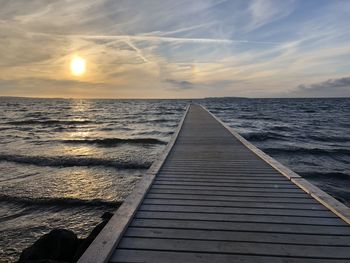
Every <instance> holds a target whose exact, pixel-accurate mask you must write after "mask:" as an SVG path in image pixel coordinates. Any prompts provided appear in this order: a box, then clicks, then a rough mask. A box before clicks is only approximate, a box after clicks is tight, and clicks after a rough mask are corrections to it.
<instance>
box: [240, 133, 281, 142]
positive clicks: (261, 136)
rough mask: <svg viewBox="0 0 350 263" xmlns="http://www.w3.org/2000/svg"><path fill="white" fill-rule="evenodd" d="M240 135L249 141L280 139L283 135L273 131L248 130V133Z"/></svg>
mask: <svg viewBox="0 0 350 263" xmlns="http://www.w3.org/2000/svg"><path fill="white" fill-rule="evenodd" d="M242 136H243V137H244V138H245V139H247V140H249V141H255V142H259V141H266V140H271V139H274V140H277V139H279V140H280V139H282V138H283V137H284V136H283V135H281V134H278V133H274V132H250V133H242Z"/></svg>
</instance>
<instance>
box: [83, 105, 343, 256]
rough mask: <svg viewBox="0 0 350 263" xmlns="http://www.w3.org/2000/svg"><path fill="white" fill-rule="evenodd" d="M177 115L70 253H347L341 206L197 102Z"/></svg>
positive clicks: (227, 254) (86, 254)
mask: <svg viewBox="0 0 350 263" xmlns="http://www.w3.org/2000/svg"><path fill="white" fill-rule="evenodd" d="M186 114H187V116H186V117H185V118H184V121H183V122H182V123H181V124H180V126H179V131H178V132H177V133H176V135H175V137H174V138H173V140H172V143H171V144H170V145H169V146H168V147H167V151H166V154H164V155H163V156H161V158H160V160H159V161H158V163H157V165H156V167H155V168H153V170H151V172H150V173H148V174H152V175H153V176H151V177H152V179H148V180H147V184H146V185H147V187H146V186H145V183H142V182H141V184H140V185H141V187H138V188H137V189H136V192H137V193H138V194H137V198H136V200H133V199H132V200H130V201H129V202H127V203H126V205H125V207H124V210H126V211H128V214H127V215H125V214H124V213H118V212H117V213H116V216H114V218H113V219H114V220H111V222H110V223H109V224H108V225H107V226H106V228H105V229H104V230H103V232H101V234H100V235H99V236H98V238H97V239H96V240H95V241H94V243H93V244H92V246H90V247H89V249H88V250H87V252H86V253H85V254H84V256H83V257H82V259H80V261H79V262H81V263H83V262H84V263H85V262H106V261H110V262H162V263H163V262H165V263H167V262H350V226H349V224H348V223H350V213H349V211H350V210H349V208H347V207H345V206H344V205H343V204H341V203H339V202H338V201H337V200H335V199H334V198H332V197H330V196H329V195H327V194H326V193H324V192H323V191H321V190H320V189H318V188H317V187H315V186H313V185H312V184H310V183H309V182H307V181H305V180H304V179H302V178H300V177H299V176H298V175H297V174H295V173H294V172H292V171H290V170H289V169H288V168H286V167H284V166H283V165H281V164H280V163H278V162H277V161H276V160H274V159H272V158H271V157H269V156H268V155H266V154H265V153H263V152H261V151H260V150H258V149H257V148H256V147H254V146H253V145H251V144H250V143H249V142H247V141H246V140H244V139H243V138H242V137H241V136H239V135H238V134H237V133H236V132H234V131H233V130H232V129H230V128H229V127H227V126H226V125H225V124H223V123H222V122H221V121H220V120H218V119H217V118H216V117H215V116H214V115H212V114H211V113H209V112H208V111H207V110H205V109H204V108H203V107H201V106H199V105H191V106H190V108H189V109H188V111H187V113H186ZM180 128H181V130H180ZM134 196H135V194H134ZM131 198H134V197H133V196H132V195H131ZM128 199H130V198H128ZM121 208H122V207H121ZM121 208H120V209H121ZM120 209H119V210H120ZM119 210H118V211H119ZM121 216H127V218H126V219H125V218H120V217H121ZM118 220H119V221H118ZM114 229H117V233H115V232H112V233H109V231H114ZM112 237H113V240H110V239H111V238H112ZM101 242H106V243H108V244H109V245H108V246H104V245H101ZM101 247H102V248H103V249H102V250H99V249H100V248H101ZM107 248H108V249H110V251H108V249H107Z"/></svg>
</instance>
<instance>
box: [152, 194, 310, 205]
mask: <svg viewBox="0 0 350 263" xmlns="http://www.w3.org/2000/svg"><path fill="white" fill-rule="evenodd" d="M147 198H154V199H165V200H171V199H179V200H208V201H231V202H245V203H248V202H253V203H256V202H264V203H289V204H315V202H316V201H315V200H314V199H312V198H291V197H264V196H258V197H254V196H220V195H210V194H207V195H193V194H167V193H151V192H149V193H148V195H147Z"/></svg>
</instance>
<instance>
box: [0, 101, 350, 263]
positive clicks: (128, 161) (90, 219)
mask: <svg viewBox="0 0 350 263" xmlns="http://www.w3.org/2000/svg"><path fill="white" fill-rule="evenodd" d="M189 102H190V100H73V99H67V100H65V99H28V98H27V99H25V98H0V222H1V224H0V262H13V261H15V260H16V259H17V258H18V255H19V253H20V251H21V250H22V249H23V248H25V247H27V246H28V245H30V244H31V243H33V242H34V241H35V240H36V239H37V238H38V237H39V236H41V235H43V234H45V233H47V232H49V231H50V230H51V229H53V228H58V227H59V228H69V229H71V230H73V231H75V232H76V233H77V234H78V235H79V236H80V237H84V236H86V235H87V234H88V233H89V231H91V229H92V228H93V227H94V226H95V225H96V224H97V223H98V222H99V221H100V216H101V215H102V214H103V213H104V212H105V211H113V210H115V209H116V208H117V207H118V206H119V205H120V203H121V202H122V201H123V200H124V198H125V197H126V196H127V195H128V193H130V191H131V190H132V189H133V187H134V185H135V184H136V183H137V181H138V180H139V179H140V178H141V177H142V175H143V174H144V173H145V171H146V170H147V168H148V167H149V166H150V165H151V164H152V162H153V161H154V160H155V159H156V158H157V156H158V155H159V153H160V152H161V151H162V150H163V149H164V147H165V145H166V143H167V142H168V141H169V140H170V138H171V136H172V134H173V133H174V130H175V128H176V127H177V124H178V122H179V120H180V119H181V117H182V115H183V113H184V110H185V107H186V105H187V104H188V103H189ZM194 102H197V103H202V104H203V105H205V106H206V107H207V108H208V109H209V110H210V111H211V112H213V113H214V114H216V115H217V116H218V117H219V118H221V119H222V120H223V121H224V122H226V123H227V124H228V125H230V126H231V127H233V128H235V129H236V130H237V131H238V132H239V133H240V134H241V135H243V136H244V137H245V138H246V139H248V140H249V141H251V142H252V143H253V144H255V145H256V146H257V147H259V148H260V149H262V150H263V151H265V152H266V153H268V154H270V155H271V156H273V157H274V158H276V159H277V160H279V161H280V162H282V163H283V164H285V165H287V166H288V167H290V168H291V169H292V170H294V171H296V172H297V173H299V174H300V175H302V176H303V177H305V178H307V179H308V180H310V181H312V182H313V183H314V184H316V185H318V186H319V187H320V188H322V189H323V190H325V191H326V192H328V193H330V194H331V195H333V196H334V197H335V198H337V199H338V200H340V201H341V202H344V203H345V204H346V205H348V206H350V99H238V98H237V99H233V98H232V99H228V98H223V99H204V100H197V101H194Z"/></svg>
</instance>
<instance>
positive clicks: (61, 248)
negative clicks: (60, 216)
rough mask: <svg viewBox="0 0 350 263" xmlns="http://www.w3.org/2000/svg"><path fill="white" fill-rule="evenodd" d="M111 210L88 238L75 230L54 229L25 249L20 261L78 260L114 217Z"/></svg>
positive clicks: (59, 262)
mask: <svg viewBox="0 0 350 263" xmlns="http://www.w3.org/2000/svg"><path fill="white" fill-rule="evenodd" d="M112 216H113V214H112V213H110V212H106V213H104V214H103V215H102V216H101V218H102V222H101V223H100V224H98V225H97V226H96V227H95V228H94V229H93V230H92V231H91V233H90V235H89V236H88V237H87V238H84V239H78V237H77V235H76V234H74V232H72V231H70V230H66V229H54V230H52V231H51V232H50V233H48V234H45V235H43V236H42V237H40V238H39V239H38V240H37V241H36V242H35V243H34V244H33V245H31V246H30V247H28V248H26V249H24V250H23V251H22V254H21V256H20V258H19V261H18V263H70V262H76V261H78V259H79V258H80V257H81V256H82V255H83V253H84V252H85V250H86V249H87V248H88V247H89V246H90V244H91V243H92V241H94V239H95V238H96V237H97V235H98V234H99V233H100V232H101V230H102V229H103V227H104V226H105V225H106V224H107V223H108V221H109V220H110V219H111V218H112Z"/></svg>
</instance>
